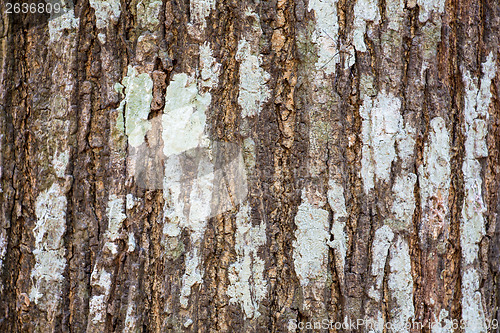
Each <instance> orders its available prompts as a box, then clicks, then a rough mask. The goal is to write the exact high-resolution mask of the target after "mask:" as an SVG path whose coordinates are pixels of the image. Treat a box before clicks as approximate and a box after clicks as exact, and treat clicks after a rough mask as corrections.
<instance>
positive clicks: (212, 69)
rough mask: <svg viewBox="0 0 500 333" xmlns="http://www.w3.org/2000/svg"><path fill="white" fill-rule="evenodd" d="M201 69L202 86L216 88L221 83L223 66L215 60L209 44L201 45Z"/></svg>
mask: <svg viewBox="0 0 500 333" xmlns="http://www.w3.org/2000/svg"><path fill="white" fill-rule="evenodd" d="M200 67H201V70H200V76H201V85H202V86H203V87H209V88H215V87H216V86H217V83H218V82H219V74H220V71H221V64H219V63H218V62H217V61H216V59H215V58H214V56H213V54H212V49H211V47H210V43H209V42H205V43H203V45H200Z"/></svg>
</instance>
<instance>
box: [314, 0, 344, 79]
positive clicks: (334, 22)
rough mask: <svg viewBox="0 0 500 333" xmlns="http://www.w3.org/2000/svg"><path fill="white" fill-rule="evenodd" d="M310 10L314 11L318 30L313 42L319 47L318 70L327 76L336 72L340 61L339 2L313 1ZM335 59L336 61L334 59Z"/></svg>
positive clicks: (334, 0) (315, 31)
mask: <svg viewBox="0 0 500 333" xmlns="http://www.w3.org/2000/svg"><path fill="white" fill-rule="evenodd" d="M309 10H314V15H315V18H316V28H315V30H314V33H313V41H314V42H315V43H316V44H317V45H318V48H319V49H318V56H319V59H318V61H317V62H316V68H317V69H318V70H319V69H322V70H323V71H324V72H325V73H326V74H332V73H334V72H335V65H336V63H337V62H338V60H339V55H338V54H337V39H338V33H339V24H338V18H337V0H329V1H325V0H311V1H309ZM333 57H335V59H332V58H333Z"/></svg>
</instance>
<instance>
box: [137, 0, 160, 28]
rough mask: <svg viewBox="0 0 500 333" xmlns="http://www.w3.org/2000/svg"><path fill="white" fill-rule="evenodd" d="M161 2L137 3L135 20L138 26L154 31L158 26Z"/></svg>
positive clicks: (156, 0) (145, 1) (153, 0)
mask: <svg viewBox="0 0 500 333" xmlns="http://www.w3.org/2000/svg"><path fill="white" fill-rule="evenodd" d="M161 6H162V1H161V0H140V1H138V2H137V6H136V8H137V20H138V23H139V26H140V27H142V28H145V29H147V30H149V31H154V30H155V29H156V28H157V27H158V25H159V24H160V20H159V15H160V10H161Z"/></svg>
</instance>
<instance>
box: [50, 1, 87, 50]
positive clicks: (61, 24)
mask: <svg viewBox="0 0 500 333" xmlns="http://www.w3.org/2000/svg"><path fill="white" fill-rule="evenodd" d="M63 8H64V9H63V10H67V12H65V13H64V14H62V15H60V16H57V17H54V18H51V19H50V20H49V36H50V42H51V43H56V42H59V41H60V39H61V37H62V36H63V33H64V31H65V30H68V31H74V30H75V29H76V28H78V25H79V24H80V19H79V18H76V17H75V11H74V8H73V4H72V3H70V4H67V5H65V6H64V7H63Z"/></svg>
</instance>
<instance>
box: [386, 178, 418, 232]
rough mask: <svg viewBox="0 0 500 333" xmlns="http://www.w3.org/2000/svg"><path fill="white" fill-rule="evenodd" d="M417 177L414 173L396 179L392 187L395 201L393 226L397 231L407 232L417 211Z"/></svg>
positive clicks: (393, 205)
mask: <svg viewBox="0 0 500 333" xmlns="http://www.w3.org/2000/svg"><path fill="white" fill-rule="evenodd" d="M416 182H417V176H416V175H415V174H414V173H405V174H403V175H399V176H397V177H396V180H395V181H394V184H393V186H392V192H393V193H394V200H393V202H392V213H393V218H394V222H395V223H393V224H392V225H391V226H392V227H393V228H394V229H395V230H396V229H398V230H407V229H408V228H409V227H410V226H411V222H412V218H413V212H414V211H415V195H414V194H413V191H414V190H415V184H416Z"/></svg>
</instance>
